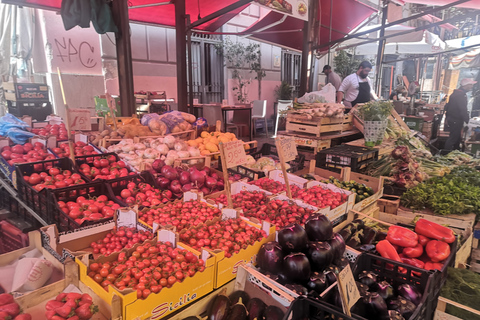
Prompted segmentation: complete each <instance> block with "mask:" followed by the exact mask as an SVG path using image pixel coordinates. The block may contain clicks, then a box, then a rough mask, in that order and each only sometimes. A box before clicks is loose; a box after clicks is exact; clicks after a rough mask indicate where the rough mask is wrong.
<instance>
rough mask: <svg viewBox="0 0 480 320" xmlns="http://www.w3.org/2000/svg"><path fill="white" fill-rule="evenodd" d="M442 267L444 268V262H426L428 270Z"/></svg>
mask: <svg viewBox="0 0 480 320" xmlns="http://www.w3.org/2000/svg"><path fill="white" fill-rule="evenodd" d="M442 268H443V263H440V262H432V261H427V262H426V263H425V269H426V270H442Z"/></svg>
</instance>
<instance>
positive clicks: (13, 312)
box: [0, 293, 32, 320]
mask: <svg viewBox="0 0 480 320" xmlns="http://www.w3.org/2000/svg"><path fill="white" fill-rule="evenodd" d="M20 312H21V310H20V306H19V305H18V303H16V302H15V299H14V298H13V296H12V295H11V294H9V293H2V294H0V320H32V316H31V315H30V314H28V313H20Z"/></svg>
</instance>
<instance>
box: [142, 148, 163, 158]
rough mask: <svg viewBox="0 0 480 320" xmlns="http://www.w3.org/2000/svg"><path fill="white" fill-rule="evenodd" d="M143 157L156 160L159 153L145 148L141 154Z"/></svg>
mask: <svg viewBox="0 0 480 320" xmlns="http://www.w3.org/2000/svg"><path fill="white" fill-rule="evenodd" d="M143 157H144V158H147V159H157V158H160V153H159V152H158V151H157V150H155V149H152V148H147V149H145V152H144V153H143Z"/></svg>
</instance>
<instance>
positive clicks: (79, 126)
mask: <svg viewBox="0 0 480 320" xmlns="http://www.w3.org/2000/svg"><path fill="white" fill-rule="evenodd" d="M68 114H69V116H68V121H69V123H70V130H79V131H82V130H84V131H88V130H92V121H91V119H90V110H87V109H69V110H68Z"/></svg>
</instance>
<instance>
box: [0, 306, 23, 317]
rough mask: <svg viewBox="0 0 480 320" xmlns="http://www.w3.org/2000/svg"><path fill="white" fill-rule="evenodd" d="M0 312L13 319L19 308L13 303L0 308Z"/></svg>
mask: <svg viewBox="0 0 480 320" xmlns="http://www.w3.org/2000/svg"><path fill="white" fill-rule="evenodd" d="M0 311H5V312H6V313H8V314H9V315H10V316H12V317H15V316H16V315H17V314H19V313H20V306H19V305H18V304H17V303H15V302H13V303H9V304H5V305H3V306H0Z"/></svg>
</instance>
